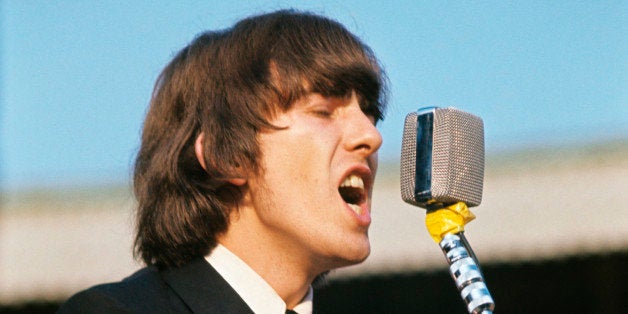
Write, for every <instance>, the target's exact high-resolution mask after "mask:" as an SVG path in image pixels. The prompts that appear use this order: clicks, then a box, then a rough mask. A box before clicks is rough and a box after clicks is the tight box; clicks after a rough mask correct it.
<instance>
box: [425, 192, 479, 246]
mask: <svg viewBox="0 0 628 314" xmlns="http://www.w3.org/2000/svg"><path fill="white" fill-rule="evenodd" d="M473 219H475V215H474V214H473V213H472V212H471V211H470V210H469V208H468V207H467V204H465V203H463V202H458V203H456V204H453V205H450V206H447V207H443V208H440V209H437V210H430V211H428V212H427V215H426V216H425V225H426V226H427V231H428V232H429V233H430V236H431V237H432V239H434V241H435V242H436V243H440V241H441V240H442V239H443V237H444V236H445V235H447V234H451V233H459V232H462V231H464V225H465V224H466V223H468V222H469V221H471V220H473Z"/></svg>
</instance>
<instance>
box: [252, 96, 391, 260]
mask: <svg viewBox="0 0 628 314" xmlns="http://www.w3.org/2000/svg"><path fill="white" fill-rule="evenodd" d="M271 122H272V123H273V124H274V125H276V126H279V127H284V129H280V130H270V131H265V132H262V133H261V134H259V137H258V140H259V145H260V147H261V151H262V155H261V162H260V165H261V166H262V171H261V175H259V176H257V177H253V178H249V180H248V183H249V192H250V194H249V195H250V202H251V203H252V205H253V208H254V211H255V214H256V216H257V219H258V220H259V225H260V227H261V228H260V230H262V231H261V232H260V237H263V238H265V240H266V241H267V242H266V243H268V244H271V245H272V246H274V248H275V249H280V250H282V252H286V254H289V256H290V258H291V259H293V260H294V261H297V262H299V263H305V264H304V265H309V266H310V267H313V268H314V269H317V270H318V271H325V270H328V269H332V268H336V267H340V266H346V265H350V264H355V263H359V262H361V261H363V260H364V259H365V258H366V257H367V256H368V254H369V253H370V244H369V239H368V227H369V225H370V223H371V215H370V213H371V192H372V187H373V179H374V177H375V171H376V170H377V154H376V152H377V150H378V149H379V147H380V145H381V143H382V137H381V135H380V133H379V131H378V130H377V129H376V128H375V125H374V122H373V117H370V116H367V115H365V114H364V112H362V110H361V109H360V106H359V104H358V101H357V98H356V96H355V94H353V95H352V96H351V97H350V98H325V97H323V96H321V95H319V94H309V95H307V96H306V97H304V98H302V99H301V100H299V101H297V102H296V103H295V104H294V105H293V107H292V108H291V109H290V110H288V111H287V112H284V113H279V114H277V115H276V117H275V118H273V119H272V120H271ZM319 268H320V269H319Z"/></svg>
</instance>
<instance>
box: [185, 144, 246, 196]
mask: <svg viewBox="0 0 628 314" xmlns="http://www.w3.org/2000/svg"><path fill="white" fill-rule="evenodd" d="M204 141H205V134H204V133H201V134H199V135H198V137H197V138H196V141H194V154H196V159H197V160H198V163H199V164H201V167H203V169H205V171H207V164H205V153H204V151H205V149H204ZM227 182H229V183H231V184H233V185H235V186H242V185H244V184H246V178H244V177H236V178H229V179H228V180H227Z"/></svg>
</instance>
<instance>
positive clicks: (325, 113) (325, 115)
mask: <svg viewBox="0 0 628 314" xmlns="http://www.w3.org/2000/svg"><path fill="white" fill-rule="evenodd" d="M313 112H314V114H315V115H317V116H319V117H323V118H329V117H331V115H332V112H331V110H327V109H317V110H314V111H313Z"/></svg>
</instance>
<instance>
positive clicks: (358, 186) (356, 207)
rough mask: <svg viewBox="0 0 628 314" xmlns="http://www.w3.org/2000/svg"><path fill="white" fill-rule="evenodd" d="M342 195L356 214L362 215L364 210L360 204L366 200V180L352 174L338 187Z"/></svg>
mask: <svg viewBox="0 0 628 314" xmlns="http://www.w3.org/2000/svg"><path fill="white" fill-rule="evenodd" d="M338 192H340V196H341V197H342V199H343V200H344V201H345V202H346V203H347V205H349V207H350V208H351V210H353V211H354V212H355V213H356V214H358V215H362V214H363V212H364V210H363V209H362V206H360V205H361V204H362V203H363V202H364V201H365V200H366V194H365V192H364V180H362V178H361V177H359V176H357V175H355V174H352V175H350V176H348V177H346V178H345V179H344V181H342V183H341V184H340V187H339V188H338Z"/></svg>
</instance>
